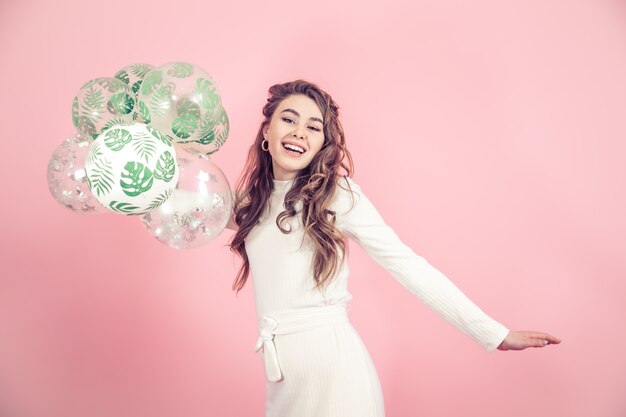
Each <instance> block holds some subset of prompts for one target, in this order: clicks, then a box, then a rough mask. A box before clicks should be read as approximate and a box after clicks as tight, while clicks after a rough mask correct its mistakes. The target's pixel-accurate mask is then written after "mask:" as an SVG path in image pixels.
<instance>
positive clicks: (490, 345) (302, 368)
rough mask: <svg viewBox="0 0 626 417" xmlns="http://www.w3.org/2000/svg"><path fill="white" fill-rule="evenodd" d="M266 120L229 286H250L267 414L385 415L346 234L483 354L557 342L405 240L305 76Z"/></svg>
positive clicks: (242, 187)
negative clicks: (521, 327)
mask: <svg viewBox="0 0 626 417" xmlns="http://www.w3.org/2000/svg"><path fill="white" fill-rule="evenodd" d="M263 115H264V116H265V119H264V120H263V122H262V123H261V126H260V128H259V131H258V133H257V137H256V140H255V142H254V144H253V145H252V146H251V148H250V151H249V154H248V160H247V162H246V166H245V167H244V172H243V175H242V177H241V179H240V180H239V183H238V185H237V191H236V195H237V198H236V200H235V208H234V217H233V219H232V221H231V224H230V226H229V227H231V228H233V229H234V230H236V231H237V232H236V233H235V235H234V237H233V239H232V241H231V250H232V251H233V252H235V253H237V254H239V255H240V256H241V257H242V259H243V265H242V266H241V269H240V270H239V272H238V274H237V277H236V279H235V282H234V284H233V289H235V290H237V291H239V290H241V288H242V287H243V286H244V284H245V282H246V280H247V278H248V276H249V275H250V274H251V275H252V279H253V280H254V292H255V300H256V309H257V317H258V322H259V331H260V337H259V339H258V342H257V344H256V350H257V351H259V352H260V354H261V355H262V357H263V361H264V366H265V373H266V379H267V381H266V417H336V416H342V417H382V416H384V413H385V411H384V401H383V396H382V389H381V386H380V382H379V378H378V375H377V372H376V369H375V367H374V364H373V362H372V360H371V358H370V355H369V353H368V351H367V349H366V347H365V345H364V344H363V341H362V340H361V338H360V336H359V335H358V333H357V332H356V330H355V329H354V327H353V326H352V324H351V323H350V321H349V319H348V314H347V310H348V308H349V303H348V302H349V301H350V299H351V298H352V295H351V294H350V292H349V291H348V266H347V255H348V254H347V250H346V249H347V244H346V241H345V239H346V238H348V237H349V238H352V239H353V240H354V241H356V242H357V243H358V244H359V245H360V246H361V247H362V248H363V249H364V250H365V251H366V252H367V253H368V254H369V255H370V256H371V257H372V258H373V259H375V260H376V262H378V263H379V264H380V265H382V266H383V267H384V268H385V269H386V270H387V271H388V272H389V273H390V274H391V275H392V276H393V277H394V278H395V279H397V280H398V281H399V282H400V283H401V284H402V285H403V286H405V287H406V288H407V289H408V290H409V291H410V292H411V293H413V294H414V295H415V296H416V297H418V298H419V299H420V300H421V301H423V302H424V303H425V304H427V305H428V306H429V307H430V308H432V309H433V310H435V311H436V312H437V313H438V314H439V315H440V316H441V317H443V318H444V319H445V320H447V321H448V322H450V323H451V324H452V325H454V326H455V327H457V328H458V329H459V330H460V331H461V332H463V333H464V334H466V335H467V336H469V337H471V338H472V339H473V340H474V341H476V343H478V344H479V345H480V346H482V347H483V348H484V349H486V350H487V351H493V350H495V349H496V348H498V349H500V350H508V349H523V348H526V347H531V346H534V347H542V346H544V345H545V344H546V343H547V342H548V341H549V342H552V343H558V342H559V340H558V339H557V338H555V337H553V336H551V335H548V334H545V333H537V332H514V331H509V329H508V328H507V327H506V326H504V325H502V324H501V323H499V322H497V321H496V320H494V319H492V318H491V317H489V316H488V315H487V314H486V313H485V312H483V311H482V310H481V309H480V308H479V307H478V306H476V305H475V304H474V303H473V302H472V301H471V300H469V299H468V298H467V297H466V296H465V295H464V294H463V293H462V292H461V291H460V290H459V289H458V288H457V287H456V286H455V285H454V284H453V283H452V282H451V281H450V280H449V279H448V278H447V277H446V276H444V275H443V274H442V273H441V272H440V271H438V270H437V269H436V268H434V267H433V266H431V265H430V264H429V263H428V262H427V261H426V260H425V259H424V258H422V257H421V256H418V255H416V254H415V253H414V252H413V251H412V250H411V248H409V247H408V246H406V245H405V244H404V243H403V242H402V241H401V240H400V239H399V237H398V236H397V235H396V234H395V232H394V231H393V230H392V229H391V228H390V227H389V226H388V225H387V224H386V223H385V222H384V220H383V219H382V217H381V216H380V214H379V213H378V211H377V210H376V209H375V208H374V206H373V205H372V203H371V202H370V201H369V199H368V198H367V197H366V196H365V194H364V193H363V191H362V190H361V188H360V187H359V186H358V185H357V184H356V183H355V182H354V181H353V180H352V179H351V178H350V176H351V175H352V171H353V168H352V158H351V156H350V152H348V149H347V148H346V145H345V138H344V133H343V128H342V127H341V123H340V122H339V112H338V106H337V105H336V103H335V102H334V101H333V100H332V98H331V97H330V96H329V95H328V94H327V93H325V92H324V91H322V90H321V89H320V88H319V87H317V86H316V85H314V84H311V83H308V82H306V81H303V80H297V81H294V82H289V83H285V84H277V85H274V86H272V87H271V88H270V97H269V98H268V102H267V104H266V105H265V107H264V108H263Z"/></svg>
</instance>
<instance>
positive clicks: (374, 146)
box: [0, 0, 626, 417]
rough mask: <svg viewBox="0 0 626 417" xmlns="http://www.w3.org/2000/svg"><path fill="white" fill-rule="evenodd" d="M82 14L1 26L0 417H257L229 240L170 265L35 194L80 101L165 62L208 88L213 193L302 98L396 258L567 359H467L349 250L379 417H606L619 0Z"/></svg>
mask: <svg viewBox="0 0 626 417" xmlns="http://www.w3.org/2000/svg"><path fill="white" fill-rule="evenodd" d="M86 3H87V2H81V1H77V0H75V1H65V2H63V3H62V4H61V2H44V1H30V2H28V1H24V2H18V1H17V0H8V1H7V0H3V1H2V3H1V4H0V52H1V55H0V56H1V57H2V65H1V66H0V76H1V78H0V79H1V80H2V81H3V82H2V95H1V98H0V106H1V108H0V138H1V140H2V159H1V161H2V162H1V163H0V174H1V176H0V178H1V181H2V190H3V195H4V203H3V204H2V208H1V210H2V215H1V222H2V223H1V224H2V251H1V255H0V256H1V257H2V259H1V260H2V261H1V268H2V269H1V271H0V274H1V278H0V415H1V416H2V417H57V416H58V417H61V416H63V417H68V416H69V417H73V416H76V417H79V416H80V417H82V416H89V417H99V416H103V417H104V416H113V415H114V416H116V417H131V416H132V417H137V416H151V417H160V416H164V417H165V416H181V417H196V416H197V417H200V416H262V415H263V404H264V373H263V367H262V366H263V365H262V362H261V359H260V356H257V355H258V354H256V353H255V352H254V344H255V342H256V339H257V336H258V333H257V328H256V317H255V313H254V299H253V296H252V286H251V285H250V283H248V285H247V286H246V287H245V288H244V290H243V291H242V292H241V293H240V294H239V296H238V297H236V296H235V295H234V292H232V291H231V285H232V282H233V278H234V274H235V271H236V266H238V264H239V261H238V259H236V258H235V257H234V256H233V255H232V254H231V253H230V252H229V250H228V248H227V247H226V244H227V242H228V241H229V239H230V238H231V236H232V233H231V232H230V231H225V232H224V233H223V234H222V235H221V236H219V237H218V238H217V239H216V240H215V241H213V242H211V244H209V245H207V246H204V247H202V248H199V249H195V250H189V251H176V250H174V249H170V248H168V247H166V246H164V245H163V244H161V243H159V242H157V241H156V240H155V239H153V238H152V237H151V236H150V235H149V234H148V232H147V231H145V229H144V227H143V226H142V225H141V223H140V221H139V219H137V218H126V217H123V216H119V215H115V214H106V215H101V216H93V217H88V216H80V215H73V214H72V213H71V212H70V211H69V210H67V209H65V208H63V207H61V206H60V205H59V204H57V203H56V202H55V201H54V199H53V198H52V197H51V195H50V193H49V191H48V186H47V182H46V169H47V162H48V158H49V157H50V155H51V153H52V151H53V150H54V149H55V148H56V146H57V145H58V144H60V143H61V141H62V140H63V139H64V138H65V137H66V136H68V135H70V134H72V132H73V130H74V129H73V126H72V121H71V101H72V98H73V96H74V95H75V94H76V92H77V91H78V89H79V87H80V86H81V85H82V83H83V82H85V81H87V80H89V79H92V78H96V77H101V76H112V75H113V74H114V73H115V72H116V71H117V70H118V69H120V68H122V67H123V66H125V65H127V64H131V63H137V62H146V63H152V64H155V65H159V64H162V63H165V62H169V61H173V60H184V61H189V62H192V63H195V64H197V65H199V66H201V67H204V68H205V69H206V70H207V71H209V72H210V73H211V74H212V75H213V76H214V77H215V78H216V80H217V82H218V84H219V86H220V89H221V92H222V99H223V103H224V106H225V108H226V109H227V111H228V114H229V116H230V121H231V133H230V136H229V139H228V141H227V143H226V145H225V146H224V147H223V148H222V150H221V151H220V152H218V153H217V154H216V155H215V156H214V158H213V159H214V161H215V162H216V163H217V164H218V165H219V166H220V167H221V168H222V170H223V171H224V173H225V174H226V176H227V177H228V179H229V181H230V182H231V185H234V183H235V181H236V180H237V178H238V175H239V173H240V171H241V169H242V167H243V164H244V161H245V155H246V153H247V150H248V147H249V145H250V143H251V141H252V139H253V137H254V135H255V133H256V129H257V127H258V123H259V122H260V120H261V113H260V111H261V107H262V106H263V104H264V102H265V98H266V94H267V88H268V87H269V86H270V85H271V84H274V83H277V82H284V81H288V80H292V79H295V78H305V79H308V80H311V81H314V82H317V83H319V84H320V86H322V87H323V88H325V89H327V90H328V91H329V92H330V93H331V94H332V95H333V97H334V98H335V99H336V100H337V101H338V103H339V104H340V106H341V108H342V111H343V116H342V117H343V123H344V128H345V131H346V134H347V140H348V144H349V146H350V149H351V150H352V152H353V155H354V157H355V161H356V175H355V180H356V181H357V182H358V183H359V184H360V185H361V186H362V188H363V190H364V191H365V192H366V193H367V194H368V196H369V197H370V199H371V200H372V201H373V202H374V204H375V205H376V206H377V208H378V209H379V211H380V212H381V214H382V215H383V217H384V218H385V219H386V221H387V222H388V223H389V224H390V225H391V226H392V227H393V228H394V229H395V230H396V232H397V233H398V234H399V235H400V237H401V238H402V239H403V241H404V242H405V243H407V244H408V245H409V246H411V247H412V248H413V249H414V250H415V251H416V252H417V253H418V254H421V255H422V256H424V257H425V258H426V259H428V260H429V261H430V262H431V263H432V264H433V265H435V266H436V267H438V268H439V269H440V270H441V271H442V272H444V273H445V274H446V275H447V276H448V277H450V278H451V279H452V280H453V281H454V282H455V283H456V284H457V285H458V286H459V287H460V288H461V289H462V290H463V291H464V292H465V293H466V294H467V295H468V296H469V297H470V298H471V299H472V300H474V301H475V302H476V303H477V304H478V305H479V306H481V308H483V309H484V310H485V311H486V312H487V313H488V314H490V315H491V316H493V317H494V318H496V319H497V320H499V321H501V322H502V323H504V324H505V325H507V326H508V327H510V328H512V329H516V330H537V331H546V332H549V333H552V334H554V335H556V336H557V337H560V338H561V339H563V343H562V344H561V345H558V346H549V347H547V348H545V349H528V350H525V351H523V352H500V351H496V352H491V353H488V352H486V351H483V350H482V348H481V347H479V346H478V345H477V344H475V343H474V342H473V341H472V340H471V339H469V338H468V337H466V336H464V335H463V334H462V333H460V332H459V331H457V330H456V329H455V328H453V327H452V326H451V325H449V324H448V323H447V322H445V321H444V320H443V319H441V318H440V317H438V316H437V315H436V314H435V313H433V312H432V311H430V310H429V309H428V308H427V307H426V306H424V305H423V304H421V303H420V302H419V300H417V299H416V298H415V297H413V296H412V295H411V294H410V293H408V291H406V290H405V289H404V288H403V287H402V286H400V285H399V284H398V283H397V282H395V281H394V280H393V278H392V277H391V276H390V275H389V274H387V273H386V272H385V270H383V269H382V268H381V267H379V266H378V265H376V264H375V263H374V261H372V260H371V259H370V258H368V257H367V255H366V254H365V253H364V252H363V251H362V250H361V249H360V248H359V247H358V246H357V245H354V244H353V245H352V247H353V251H352V255H353V256H352V259H351V263H350V265H351V273H352V275H351V278H350V290H351V292H352V293H353V295H354V299H353V301H352V308H351V313H350V314H351V320H352V322H353V324H354V326H355V327H356V328H357V330H358V331H359V333H360V334H361V336H362V338H363V339H364V341H365V343H366V345H367V347H368V349H369V351H370V354H371V356H372V358H373V360H374V363H375V365H376V367H377V369H378V372H379V375H380V378H381V383H382V386H383V391H384V396H385V404H386V411H387V415H388V416H392V417H408V416H431V417H434V416H438V417H447V416H455V417H456V416H478V415H480V416H483V417H495V416H498V417H499V416H507V417H521V416H527V415H533V416H548V415H550V416H559V417H561V416H562V417H583V416H584V417H588V416H594V417H618V416H624V415H626V399H625V398H626V397H624V392H625V389H626V355H625V352H626V330H625V329H626V326H624V324H623V320H624V317H625V316H626V315H625V312H626V311H625V307H624V295H625V290H626V280H625V278H626V260H625V257H624V254H625V249H626V222H625V221H624V213H625V212H626V198H625V196H624V190H625V185H626V181H625V179H626V167H625V166H626V164H625V163H624V160H625V155H626V145H625V143H626V124H625V123H624V120H626V76H625V74H626V7H625V5H624V3H623V2H619V1H608V0H581V1H566V0H554V1H538V0H532V1H525V2H508V1H507V2H503V1H498V0H491V1H486V0H481V1H474V2H466V1H434V0H430V1H406V2H399V1H384V2H375V3H376V4H367V3H362V2H359V1H345V2H335V1H328V0H323V1H317V2H306V3H305V2H276V1H269V0H268V1H264V2H252V1H251V2H249V3H248V4H237V3H235V2H232V3H231V2H227V1H222V2H197V3H193V2H187V1H184V0H183V1H176V2H165V1H161V0H157V1H151V2H148V1H133V2H127V1H119V0H113V1H109V2H99V3H94V4H93V5H87V4H86Z"/></svg>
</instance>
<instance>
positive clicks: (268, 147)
mask: <svg viewBox="0 0 626 417" xmlns="http://www.w3.org/2000/svg"><path fill="white" fill-rule="evenodd" d="M264 143H267V148H264V147H263V144H264ZM261 149H263V150H264V151H265V152H267V151H269V150H270V143H269V142H268V141H267V139H263V142H261Z"/></svg>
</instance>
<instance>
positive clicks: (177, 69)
mask: <svg viewBox="0 0 626 417" xmlns="http://www.w3.org/2000/svg"><path fill="white" fill-rule="evenodd" d="M167 74H168V75H171V76H172V77H176V78H186V77H189V76H190V75H192V74H193V65H191V64H188V63H186V62H176V63H174V64H173V65H172V66H171V68H170V69H168V70H167Z"/></svg>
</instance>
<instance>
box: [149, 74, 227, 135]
mask: <svg viewBox="0 0 626 417" xmlns="http://www.w3.org/2000/svg"><path fill="white" fill-rule="evenodd" d="M137 101H138V112H139V114H140V115H141V118H142V120H143V121H145V122H147V123H149V124H150V125H151V126H152V127H154V128H155V129H156V130H158V131H159V132H161V133H163V134H165V135H168V136H171V137H172V138H173V141H174V142H175V143H188V142H194V141H198V140H199V139H200V138H203V137H205V139H204V142H210V141H212V140H213V139H210V140H209V139H208V135H209V134H212V135H215V133H210V132H211V131H212V129H213V125H214V124H215V123H216V122H217V120H218V119H219V113H220V111H221V109H222V107H221V98H220V94H219V91H218V88H217V85H216V84H215V82H214V81H213V77H211V75H210V74H208V73H207V72H206V71H205V70H204V69H202V68H200V67H197V66H195V65H193V64H190V63H187V62H170V63H167V64H164V65H161V66H159V67H158V68H156V69H153V70H151V71H150V72H148V73H147V74H146V76H145V78H144V80H143V83H142V84H141V88H140V89H139V92H138V94H137Z"/></svg>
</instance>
